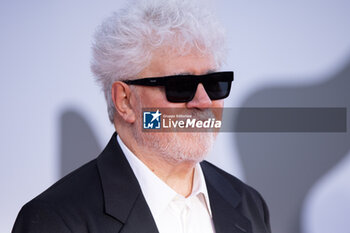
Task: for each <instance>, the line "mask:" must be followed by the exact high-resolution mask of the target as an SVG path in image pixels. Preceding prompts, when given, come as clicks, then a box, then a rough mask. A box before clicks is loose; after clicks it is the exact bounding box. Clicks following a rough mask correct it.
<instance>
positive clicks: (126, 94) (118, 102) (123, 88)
mask: <svg viewBox="0 0 350 233" xmlns="http://www.w3.org/2000/svg"><path fill="white" fill-rule="evenodd" d="M130 97H131V90H130V87H129V86H128V85H127V84H126V83H123V82H120V81H117V82H115V83H113V85H112V100H113V103H114V107H115V109H116V113H117V114H119V115H120V116H121V118H122V119H124V121H126V122H128V123H134V122H135V120H136V117H135V112H134V109H133V107H132V106H133V105H132V104H131V99H130Z"/></svg>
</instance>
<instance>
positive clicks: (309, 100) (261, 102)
mask: <svg viewBox="0 0 350 233" xmlns="http://www.w3.org/2000/svg"><path fill="white" fill-rule="evenodd" d="M241 107H346V108H347V109H349V108H350V60H348V63H347V65H346V66H345V67H344V68H343V69H342V70H340V71H339V72H338V73H336V74H335V75H334V76H333V77H330V78H329V79H327V80H326V81H324V82H321V83H317V84H314V85H307V86H306V85H304V86H302V85H299V86H280V87H278V86H276V87H269V88H265V89H262V90H259V91H257V92H255V93H253V94H252V95H251V96H250V97H248V98H247V99H246V100H245V102H244V103H243V105H242V106H241ZM240 120H243V119H239V117H238V119H237V122H236V124H237V125H239V121H240ZM346 120H347V125H348V124H349V116H347V118H346ZM349 139H350V134H349V133H348V132H345V133H236V134H235V140H237V146H238V151H239V154H240V156H241V159H242V164H243V166H244V171H245V174H246V180H247V182H248V183H249V184H250V185H252V186H253V187H255V188H257V189H258V190H259V191H260V192H261V193H262V194H263V196H264V197H265V199H266V201H267V203H268V205H269V208H270V215H271V224H272V230H273V232H283V233H298V232H300V231H301V230H300V214H301V206H302V204H303V200H304V198H305V196H306V194H307V192H308V190H309V189H310V188H311V187H312V185H313V184H314V183H315V182H316V181H317V180H318V179H320V178H321V176H323V175H325V174H326V173H327V171H329V170H330V169H331V168H332V167H334V166H335V165H336V164H337V163H338V162H339V161H340V160H341V159H342V158H343V157H344V156H345V155H346V154H347V152H348V150H349V148H350V143H349V142H350V140H349Z"/></svg>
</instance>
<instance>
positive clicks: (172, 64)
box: [140, 48, 217, 77]
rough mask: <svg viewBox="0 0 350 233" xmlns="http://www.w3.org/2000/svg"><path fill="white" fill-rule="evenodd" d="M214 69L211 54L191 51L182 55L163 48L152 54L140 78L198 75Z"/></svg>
mask: <svg viewBox="0 0 350 233" xmlns="http://www.w3.org/2000/svg"><path fill="white" fill-rule="evenodd" d="M216 69H217V67H216V65H215V61H214V57H213V56H212V55H211V54H203V53H201V52H198V51H194V50H192V51H190V52H188V53H186V54H184V55H183V54H179V53H176V52H172V51H171V50H167V49H166V48H164V49H161V50H160V49H158V50H156V51H155V52H153V54H152V58H151V61H150V63H149V65H148V66H147V67H146V68H145V69H144V70H143V71H142V72H141V74H140V77H158V76H167V75H175V74H195V75H200V74H205V73H208V72H209V71H214V70H216Z"/></svg>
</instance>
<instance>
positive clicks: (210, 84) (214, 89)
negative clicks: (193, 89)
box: [203, 80, 231, 100]
mask: <svg viewBox="0 0 350 233" xmlns="http://www.w3.org/2000/svg"><path fill="white" fill-rule="evenodd" d="M203 84H204V88H205V91H206V92H207V94H208V96H209V97H210V99H211V100H218V99H223V98H226V97H227V96H228V95H229V94H230V89H231V81H214V80H212V81H206V82H205V83H203Z"/></svg>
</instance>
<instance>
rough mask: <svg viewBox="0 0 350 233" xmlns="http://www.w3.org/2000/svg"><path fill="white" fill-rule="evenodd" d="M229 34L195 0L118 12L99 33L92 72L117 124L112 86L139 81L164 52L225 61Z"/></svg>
mask: <svg viewBox="0 0 350 233" xmlns="http://www.w3.org/2000/svg"><path fill="white" fill-rule="evenodd" d="M224 42H225V36H224V30H223V29H222V27H221V26H220V25H219V23H218V22H217V21H216V20H215V19H214V17H213V16H212V15H211V14H210V12H209V11H208V10H206V9H204V8H203V7H201V5H200V3H199V2H197V3H196V1H194V0H136V1H132V2H131V3H130V5H128V7H127V8H125V9H121V10H120V11H118V12H115V13H114V14H113V15H112V16H111V17H109V18H107V19H106V20H105V21H104V22H103V23H102V24H101V26H100V27H99V28H98V29H97V31H96V34H95V40H94V43H93V46H92V49H93V59H92V62H91V70H92V72H93V73H94V75H95V77H96V80H97V82H98V83H99V84H100V85H101V87H102V89H103V92H104V95H105V98H106V101H107V107H108V116H109V119H110V121H111V122H112V123H113V119H114V114H115V108H114V104H113V101H112V98H111V88H112V84H113V83H114V82H116V81H118V80H125V79H135V78H137V75H138V74H139V73H140V72H141V71H142V70H143V69H145V68H146V67H147V66H148V64H149V63H150V60H151V58H152V52H153V51H154V50H155V49H157V48H160V47H163V46H166V47H167V48H171V50H170V51H169V52H171V53H178V54H180V55H185V54H186V53H189V52H190V51H191V50H193V49H196V50H198V51H199V52H201V53H203V54H210V55H211V56H213V57H214V60H215V62H216V65H217V67H219V66H220V65H221V64H222V62H223V61H224V59H225V54H226V52H225V51H226V48H225V43H224Z"/></svg>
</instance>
